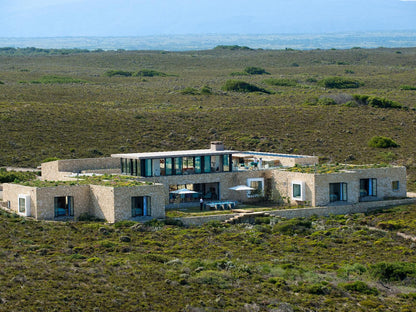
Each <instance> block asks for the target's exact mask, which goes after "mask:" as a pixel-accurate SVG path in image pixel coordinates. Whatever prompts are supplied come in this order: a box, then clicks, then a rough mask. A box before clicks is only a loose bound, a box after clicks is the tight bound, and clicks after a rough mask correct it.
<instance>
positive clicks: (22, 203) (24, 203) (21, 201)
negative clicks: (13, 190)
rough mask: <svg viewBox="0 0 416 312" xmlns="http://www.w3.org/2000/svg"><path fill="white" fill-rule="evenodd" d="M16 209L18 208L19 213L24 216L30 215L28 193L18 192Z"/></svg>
mask: <svg viewBox="0 0 416 312" xmlns="http://www.w3.org/2000/svg"><path fill="white" fill-rule="evenodd" d="M8 203H9V202H8ZM8 206H9V205H8ZM17 209H18V210H17V212H18V213H19V214H20V215H22V216H26V217H28V216H30V195H23V194H19V196H18V207H17Z"/></svg>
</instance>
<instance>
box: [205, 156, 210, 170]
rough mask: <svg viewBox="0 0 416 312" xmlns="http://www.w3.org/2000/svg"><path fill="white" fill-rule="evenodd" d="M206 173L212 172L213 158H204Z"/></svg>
mask: <svg viewBox="0 0 416 312" xmlns="http://www.w3.org/2000/svg"><path fill="white" fill-rule="evenodd" d="M204 172H205V173H208V172H211V156H204Z"/></svg>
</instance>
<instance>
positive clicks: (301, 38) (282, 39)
mask: <svg viewBox="0 0 416 312" xmlns="http://www.w3.org/2000/svg"><path fill="white" fill-rule="evenodd" d="M217 45H242V46H248V47H250V48H253V49H285V48H290V49H299V50H310V49H331V48H335V49H349V48H352V47H361V48H378V47H386V48H394V47H403V48H404V47H415V46H416V32H414V31H408V32H406V31H398V32H366V33H333V34H301V35H299V34H294V35H288V34H281V35H279V34H274V35H273V34H272V35H238V34H230V35H217V34H205V35H169V36H168V35H159V36H142V37H56V38H52V37H50V38H6V37H1V38H0V47H14V48H25V47H36V48H45V49H46V48H50V49H72V48H77V49H88V50H97V49H102V50H118V49H124V50H165V51H188V50H207V49H212V48H214V47H216V46H217Z"/></svg>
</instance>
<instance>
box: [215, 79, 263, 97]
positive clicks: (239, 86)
mask: <svg viewBox="0 0 416 312" xmlns="http://www.w3.org/2000/svg"><path fill="white" fill-rule="evenodd" d="M222 89H223V90H224V91H234V92H263V93H268V94H269V93H270V91H267V90H265V89H262V88H259V87H257V86H255V85H252V84H249V83H247V82H245V81H242V80H227V81H226V82H225V85H224V86H223V87H222Z"/></svg>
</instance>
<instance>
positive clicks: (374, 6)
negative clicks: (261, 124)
mask: <svg viewBox="0 0 416 312" xmlns="http://www.w3.org/2000/svg"><path fill="white" fill-rule="evenodd" d="M389 30H412V31H415V30H416V0H407V1H405V0H257V1H256V0H238V1H236V0H220V1H219V0H0V37H56V36H146V35H161V34H285V33H286V34H287V33H289V34H295V33H333V32H350V31H353V32H356V31H359V32H360V31H389Z"/></svg>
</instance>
